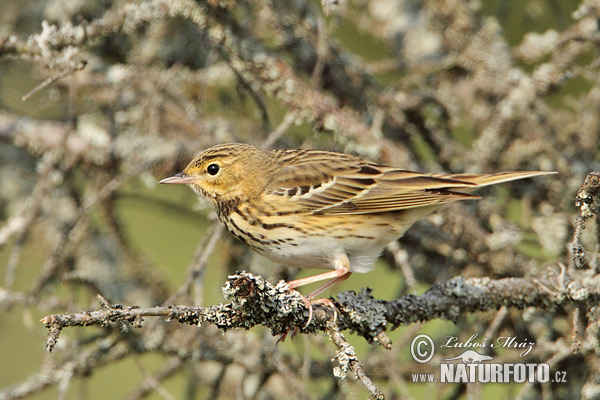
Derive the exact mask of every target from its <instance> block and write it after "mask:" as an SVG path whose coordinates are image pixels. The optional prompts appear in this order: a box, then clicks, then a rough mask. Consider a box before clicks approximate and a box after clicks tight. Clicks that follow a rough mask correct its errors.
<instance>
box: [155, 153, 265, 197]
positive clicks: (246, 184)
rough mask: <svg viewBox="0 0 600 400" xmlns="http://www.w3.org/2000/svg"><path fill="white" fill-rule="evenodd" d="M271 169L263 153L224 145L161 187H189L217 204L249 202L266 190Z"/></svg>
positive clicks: (205, 154)
mask: <svg viewBox="0 0 600 400" xmlns="http://www.w3.org/2000/svg"><path fill="white" fill-rule="evenodd" d="M272 167H273V162H272V159H271V157H270V156H269V153H268V152H266V151H264V150H260V149H257V148H256V147H253V146H250V145H247V144H237V143H231V144H221V145H217V146H214V147H211V148H209V149H207V150H205V151H203V152H202V153H200V155H198V156H197V157H196V158H194V159H193V160H192V161H191V162H190V163H189V164H188V166H187V167H185V169H184V170H183V171H181V172H180V173H178V174H176V175H174V176H171V177H169V178H165V179H163V180H161V181H160V182H159V183H170V184H175V183H179V184H186V185H188V186H189V187H191V188H192V189H193V190H194V191H195V192H196V193H198V194H201V195H203V196H205V197H207V198H208V199H210V200H212V201H214V202H219V201H229V200H234V199H240V200H247V199H249V198H252V197H254V196H256V195H258V194H259V193H260V192H261V191H262V190H263V189H264V187H265V186H266V184H267V183H268V179H269V178H268V177H269V175H270V173H269V172H270V171H271V169H272Z"/></svg>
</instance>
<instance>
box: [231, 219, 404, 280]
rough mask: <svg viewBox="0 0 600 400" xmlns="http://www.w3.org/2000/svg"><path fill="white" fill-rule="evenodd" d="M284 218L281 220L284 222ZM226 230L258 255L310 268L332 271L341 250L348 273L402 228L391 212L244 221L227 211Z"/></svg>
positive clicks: (369, 265) (365, 267)
mask: <svg viewBox="0 0 600 400" xmlns="http://www.w3.org/2000/svg"><path fill="white" fill-rule="evenodd" d="M284 221H285V222H284ZM224 222H225V223H226V225H227V227H228V229H229V230H230V231H231V232H232V233H233V234H234V235H235V236H236V237H238V238H239V239H240V240H242V241H243V242H245V243H246V244H248V245H249V246H250V247H252V248H253V249H254V250H256V251H257V252H258V253H260V254H262V255H263V256H265V257H267V258H269V259H270V260H273V261H275V262H277V263H280V264H283V265H287V266H291V267H297V268H315V269H333V268H335V267H334V265H335V264H334V261H335V260H336V258H338V257H339V256H341V255H343V254H346V255H347V256H348V260H349V262H350V271H352V272H368V271H370V270H372V269H373V266H374V263H375V260H376V259H377V258H378V257H379V255H380V254H381V252H382V251H383V248H384V247H385V245H386V244H388V243H389V242H391V241H393V240H396V239H397V238H398V237H400V236H401V235H402V234H403V233H404V231H405V226H404V225H405V224H399V223H398V221H397V216H396V215H389V214H388V215H385V216H382V215H371V216H368V217H367V216H365V215H360V216H356V215H344V216H339V215H336V216H322V215H310V216H306V215H303V216H302V218H299V217H296V218H278V219H275V218H272V219H270V220H269V221H268V223H267V222H266V221H264V222H263V223H261V224H259V225H257V224H254V225H252V224H249V223H248V221H247V219H246V218H243V217H242V216H239V215H237V214H232V215H231V217H230V219H229V221H224Z"/></svg>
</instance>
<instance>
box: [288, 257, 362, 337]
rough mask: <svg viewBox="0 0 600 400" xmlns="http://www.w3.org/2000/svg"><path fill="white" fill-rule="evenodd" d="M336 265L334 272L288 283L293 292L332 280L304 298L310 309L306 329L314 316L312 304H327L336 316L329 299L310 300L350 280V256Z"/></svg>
mask: <svg viewBox="0 0 600 400" xmlns="http://www.w3.org/2000/svg"><path fill="white" fill-rule="evenodd" d="M334 265H335V270H333V271H330V272H325V273H322V274H318V275H313V276H309V277H306V278H301V279H296V280H293V281H289V282H288V283H287V284H288V287H289V288H290V290H293V289H296V288H298V287H300V286H304V285H308V284H310V283H314V282H319V281H323V280H326V279H331V280H330V281H329V282H327V283H326V284H324V285H323V286H321V287H320V288H318V289H316V290H314V291H312V292H310V294H309V295H308V296H307V297H304V296H302V297H303V300H304V304H305V305H307V308H308V322H307V323H306V325H305V326H304V327H305V328H306V327H307V326H308V325H309V324H310V321H311V320H312V315H313V310H312V303H314V304H326V305H328V306H331V307H332V308H333V310H334V314H335V306H333V303H332V302H331V301H330V300H328V299H317V300H310V299H312V298H314V297H315V296H317V295H318V294H320V293H322V292H323V291H325V290H327V289H329V288H330V287H332V286H333V285H336V284H338V283H339V282H341V281H343V280H346V279H348V277H350V275H352V272H350V263H349V261H348V256H346V255H345V254H343V255H342V256H340V257H338V258H336V260H335V262H334ZM309 300H310V301H309ZM307 303H308V304H307ZM335 317H336V318H337V315H335ZM284 337H285V336H284Z"/></svg>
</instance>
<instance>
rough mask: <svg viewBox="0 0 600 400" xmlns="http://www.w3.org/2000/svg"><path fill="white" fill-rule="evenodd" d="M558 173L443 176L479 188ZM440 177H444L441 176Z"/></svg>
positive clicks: (517, 172) (536, 172) (515, 172)
mask: <svg viewBox="0 0 600 400" xmlns="http://www.w3.org/2000/svg"><path fill="white" fill-rule="evenodd" d="M556 173H557V172H554V171H551V172H548V171H513V172H499V173H496V174H454V175H443V177H444V178H450V179H456V180H457V181H463V182H469V183H472V184H475V185H477V187H483V186H488V185H494V184H496V183H502V182H510V181H516V180H518V179H525V178H531V177H534V176H540V175H553V174H556ZM439 176H440V177H441V176H442V175H439Z"/></svg>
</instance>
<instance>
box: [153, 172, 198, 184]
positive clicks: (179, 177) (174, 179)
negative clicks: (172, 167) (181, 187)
mask: <svg viewBox="0 0 600 400" xmlns="http://www.w3.org/2000/svg"><path fill="white" fill-rule="evenodd" d="M194 181H195V179H194V178H193V177H191V176H186V175H185V174H184V173H183V172H180V173H178V174H175V175H173V176H170V177H168V178H165V179H163V180H162V181H160V182H158V183H182V184H185V185H188V184H190V183H194Z"/></svg>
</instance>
